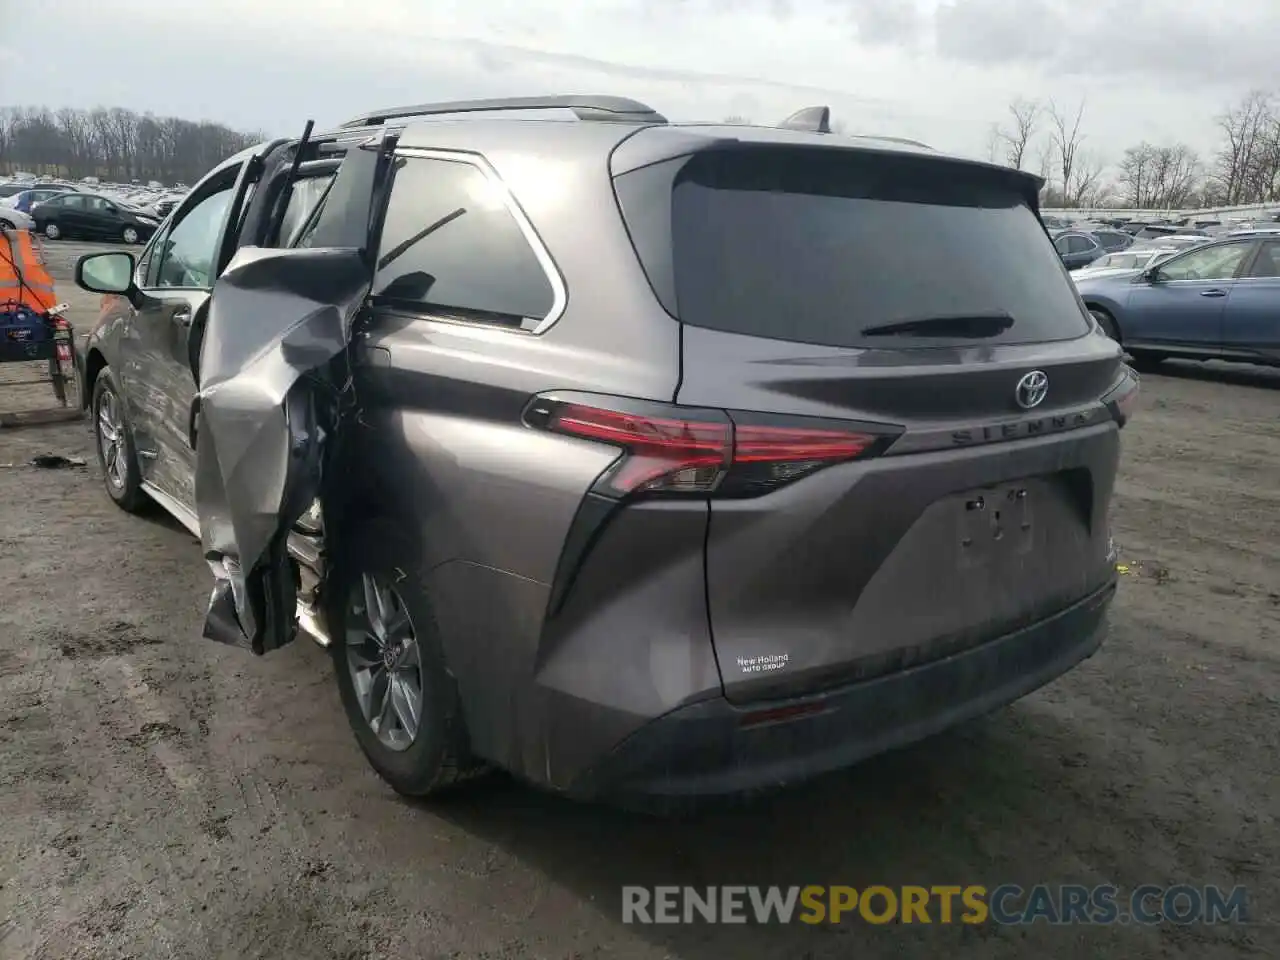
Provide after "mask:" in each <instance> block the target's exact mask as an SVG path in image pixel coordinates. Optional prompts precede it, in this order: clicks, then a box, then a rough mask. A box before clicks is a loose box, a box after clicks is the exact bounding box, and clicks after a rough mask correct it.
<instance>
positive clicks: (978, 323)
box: [862, 313, 1013, 340]
mask: <svg viewBox="0 0 1280 960" xmlns="http://www.w3.org/2000/svg"><path fill="white" fill-rule="evenodd" d="M1012 326H1013V317H1011V316H1009V315H1008V314H1007V313H993V314H986V315H973V314H955V315H952V316H938V317H918V318H916V319H914V320H899V321H897V322H895V323H885V324H881V325H880V326H876V327H867V328H865V329H864V330H863V331H862V335H863V336H864V337H959V338H972V339H975V340H980V339H982V338H984V337H994V336H998V335H999V334H1002V333H1004V332H1005V331H1006V330H1008V329H1009V328H1010V327H1012Z"/></svg>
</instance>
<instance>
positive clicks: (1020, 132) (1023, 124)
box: [998, 97, 1040, 170]
mask: <svg viewBox="0 0 1280 960" xmlns="http://www.w3.org/2000/svg"><path fill="white" fill-rule="evenodd" d="M1009 113H1010V114H1011V115H1012V117H1013V122H1012V124H1011V125H1010V126H1009V128H1008V129H1007V130H1006V129H1004V128H998V130H999V136H1000V139H1001V140H1002V141H1003V143H1004V147H1005V160H1006V161H1007V162H1008V164H1009V166H1011V167H1013V168H1014V169H1017V170H1021V169H1022V164H1023V161H1024V160H1026V159H1027V148H1028V147H1029V146H1030V144H1031V140H1032V138H1033V137H1035V134H1036V127H1037V126H1038V125H1039V123H1040V102H1039V101H1038V100H1026V99H1023V98H1022V97H1019V98H1018V99H1016V100H1014V101H1013V102H1012V103H1011V104H1009Z"/></svg>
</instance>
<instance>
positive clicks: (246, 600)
mask: <svg viewBox="0 0 1280 960" xmlns="http://www.w3.org/2000/svg"><path fill="white" fill-rule="evenodd" d="M369 282H370V273H369V268H368V265H367V263H366V261H365V259H364V255H363V252H362V251H361V250H357V249H320V250H316V249H293V250H268V249H262V248H245V249H242V250H241V251H240V252H239V253H237V254H236V256H235V257H234V258H233V259H232V261H231V263H230V264H229V265H228V267H227V269H226V271H225V272H224V273H223V274H222V276H221V277H219V278H218V281H217V283H216V284H215V285H214V288H213V296H212V298H211V300H210V305H209V316H208V321H207V326H206V330H205V338H204V346H203V350H202V354H201V360H200V392H199V403H200V407H199V409H200V442H199V444H198V446H197V449H196V505H197V509H198V512H199V515H200V536H201V544H202V546H203V548H204V555H205V559H206V560H207V561H208V562H209V566H210V569H211V570H212V571H213V575H214V578H215V584H214V588H213V595H212V597H211V599H210V603H209V615H208V618H207V620H206V624H205V635H206V636H207V637H210V638H211V639H216V640H222V641H224V642H233V643H241V644H244V643H247V644H248V645H249V646H251V647H253V648H254V650H255V652H263V650H264V649H270V648H271V647H273V646H277V645H279V640H273V638H280V637H284V638H285V639H287V638H288V636H289V635H290V634H287V633H282V630H289V629H291V626H289V625H290V624H291V623H292V620H293V616H292V610H293V602H294V598H293V592H292V591H291V590H287V589H286V590H277V589H275V588H274V584H275V583H279V582H283V583H285V584H291V583H292V581H293V578H292V577H291V576H289V577H284V578H281V579H279V580H277V579H275V578H269V577H268V576H267V575H268V574H269V573H270V572H272V571H275V572H277V573H282V572H284V568H285V565H287V564H288V556H287V549H286V544H285V542H284V534H285V532H287V531H288V530H289V529H291V528H292V526H293V524H294V523H295V522H296V521H297V520H298V519H299V518H300V517H301V516H302V515H303V514H304V513H305V512H306V511H307V509H308V508H309V507H310V505H311V504H312V503H313V502H314V500H315V498H316V496H317V495H318V493H319V490H320V483H321V469H322V463H321V453H322V449H323V444H322V441H323V439H324V430H325V428H324V426H323V420H324V417H323V415H322V413H321V411H320V410H319V409H318V407H317V403H318V400H319V398H320V397H321V396H323V393H324V392H328V393H332V392H334V391H337V390H338V389H341V385H340V384H334V383H333V382H332V381H331V380H330V378H329V376H328V367H329V364H330V362H331V361H332V360H333V359H334V358H335V357H337V356H338V355H339V354H341V353H343V351H344V350H345V349H346V347H347V343H348V341H349V339H350V333H351V325H352V322H353V320H354V318H355V315H356V313H357V311H358V310H359V308H360V305H361V303H362V302H363V300H364V297H365V295H366V294H367V292H368V289H369ZM278 618H283V623H281V622H278Z"/></svg>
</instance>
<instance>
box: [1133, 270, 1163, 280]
mask: <svg viewBox="0 0 1280 960" xmlns="http://www.w3.org/2000/svg"><path fill="white" fill-rule="evenodd" d="M1138 279H1139V280H1141V281H1142V282H1143V283H1159V281H1160V268H1159V267H1147V269H1145V270H1143V271H1142V273H1140V274H1138Z"/></svg>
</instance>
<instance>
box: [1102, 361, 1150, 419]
mask: <svg viewBox="0 0 1280 960" xmlns="http://www.w3.org/2000/svg"><path fill="white" fill-rule="evenodd" d="M1141 385H1142V378H1141V377H1139V376H1138V373H1137V371H1136V370H1134V369H1132V368H1131V367H1127V366H1126V367H1125V368H1124V379H1122V380H1121V381H1120V383H1119V384H1118V385H1117V386H1116V387H1115V388H1114V389H1113V390H1112V391H1111V392H1110V393H1108V394H1107V395H1106V396H1105V397H1103V398H1102V402H1103V403H1104V404H1106V407H1107V409H1108V410H1110V411H1111V416H1112V417H1113V418H1114V419H1115V421H1116V423H1118V424H1120V426H1122V427H1123V426H1124V425H1125V424H1126V423H1128V422H1129V418H1130V417H1131V416H1133V410H1134V408H1135V407H1136V406H1137V405H1138V397H1139V395H1140V394H1141Z"/></svg>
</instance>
